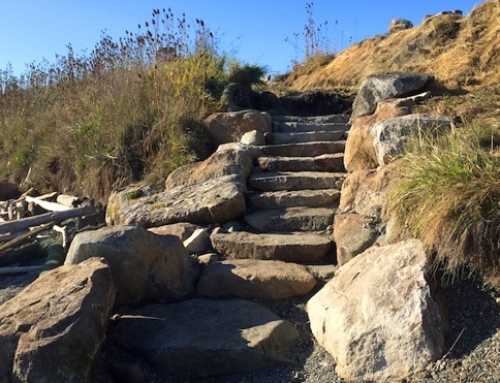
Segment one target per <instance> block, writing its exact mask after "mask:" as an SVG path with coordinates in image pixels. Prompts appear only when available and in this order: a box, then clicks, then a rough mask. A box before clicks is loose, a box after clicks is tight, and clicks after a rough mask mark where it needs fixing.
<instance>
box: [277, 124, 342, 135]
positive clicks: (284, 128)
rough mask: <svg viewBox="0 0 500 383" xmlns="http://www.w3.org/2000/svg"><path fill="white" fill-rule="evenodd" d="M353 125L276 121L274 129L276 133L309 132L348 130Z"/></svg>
mask: <svg viewBox="0 0 500 383" xmlns="http://www.w3.org/2000/svg"><path fill="white" fill-rule="evenodd" d="M350 128H351V125H349V124H346V123H337V122H332V123H326V124H310V123H302V122H275V123H273V131H274V132H276V133H307V132H332V133H333V132H346V131H348V130H349V129H350Z"/></svg>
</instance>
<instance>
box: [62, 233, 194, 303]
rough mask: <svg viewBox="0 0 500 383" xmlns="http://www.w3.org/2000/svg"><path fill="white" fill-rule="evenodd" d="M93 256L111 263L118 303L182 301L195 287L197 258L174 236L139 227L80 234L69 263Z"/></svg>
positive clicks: (73, 244)
mask: <svg viewBox="0 0 500 383" xmlns="http://www.w3.org/2000/svg"><path fill="white" fill-rule="evenodd" d="M91 257H103V258H105V259H106V261H107V262H108V264H109V267H110V269H111V274H112V275H113V280H114V284H115V286H116V288H117V293H116V302H115V304H116V305H117V306H119V305H123V304H128V303H137V302H140V301H141V300H143V299H162V300H178V299H181V298H183V297H185V296H187V295H189V294H190V293H192V291H193V290H194V282H195V277H196V275H195V270H194V265H193V261H192V260H191V259H190V257H189V254H188V253H187V251H186V249H185V248H184V246H183V245H182V242H181V241H180V240H179V239H178V238H177V237H174V236H166V235H163V236H159V235H155V234H153V233H151V232H149V231H147V230H146V229H144V228H142V227H138V226H137V227H132V226H129V227H106V228H102V229H99V230H95V231H86V232H82V233H79V234H77V235H76V236H75V238H74V240H73V242H72V243H71V246H70V248H69V250H68V254H67V256H66V261H65V264H66V265H74V264H79V263H80V262H82V261H84V260H86V259H89V258H91Z"/></svg>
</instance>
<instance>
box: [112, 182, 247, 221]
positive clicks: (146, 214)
mask: <svg viewBox="0 0 500 383" xmlns="http://www.w3.org/2000/svg"><path fill="white" fill-rule="evenodd" d="M245 193H246V186H245V184H242V183H240V182H234V181H233V178H232V177H231V176H228V177H226V179H224V178H221V179H214V180H208V181H205V182H200V183H196V184H192V185H187V186H179V187H176V188H173V189H170V190H167V191H164V192H159V193H155V192H154V191H153V192H152V191H151V189H150V188H149V187H147V186H145V187H143V186H132V187H127V188H122V189H116V190H114V191H113V192H112V193H111V195H110V197H109V199H108V205H107V209H106V222H107V224H108V225H140V226H144V227H148V228H149V227H155V226H163V225H168V224H173V223H179V222H190V223H194V224H198V225H203V224H210V223H219V224H223V223H226V222H228V221H231V220H233V219H235V218H238V217H240V216H243V215H244V214H245V213H246V203H245Z"/></svg>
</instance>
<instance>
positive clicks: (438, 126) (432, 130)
mask: <svg viewBox="0 0 500 383" xmlns="http://www.w3.org/2000/svg"><path fill="white" fill-rule="evenodd" d="M452 126H453V121H452V120H451V118H449V117H446V116H439V115H430V114H410V115H407V116H401V117H395V118H391V119H388V120H383V121H380V122H378V123H377V124H375V125H373V126H372V128H371V129H370V131H369V134H370V136H371V138H372V139H373V148H374V150H375V154H376V156H377V160H378V164H379V165H387V164H388V163H389V162H391V161H392V160H393V159H394V158H397V157H399V156H402V155H404V154H405V153H406V144H407V142H408V138H409V136H410V135H411V133H412V132H416V131H418V130H419V131H421V132H422V134H423V135H432V136H437V135H439V134H443V133H445V132H446V131H450V130H451V128H452Z"/></svg>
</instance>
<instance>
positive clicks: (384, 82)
mask: <svg viewBox="0 0 500 383" xmlns="http://www.w3.org/2000/svg"><path fill="white" fill-rule="evenodd" d="M432 80H433V77H432V76H431V75H429V74H425V73H409V72H389V73H378V74H373V75H371V76H368V77H367V78H366V79H365V80H364V81H363V83H362V84H361V87H360V89H359V91H358V94H357V95H356V98H355V99H354V103H353V106H352V114H351V121H353V122H354V121H355V120H356V118H358V117H362V116H366V115H369V114H372V113H373V112H374V111H375V109H377V104H378V103H379V102H381V101H384V100H387V99H390V98H399V97H406V96H411V95H414V94H417V93H420V92H422V91H423V90H424V89H425V88H426V86H427V85H428V84H429V83H430V82H431V81H432Z"/></svg>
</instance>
